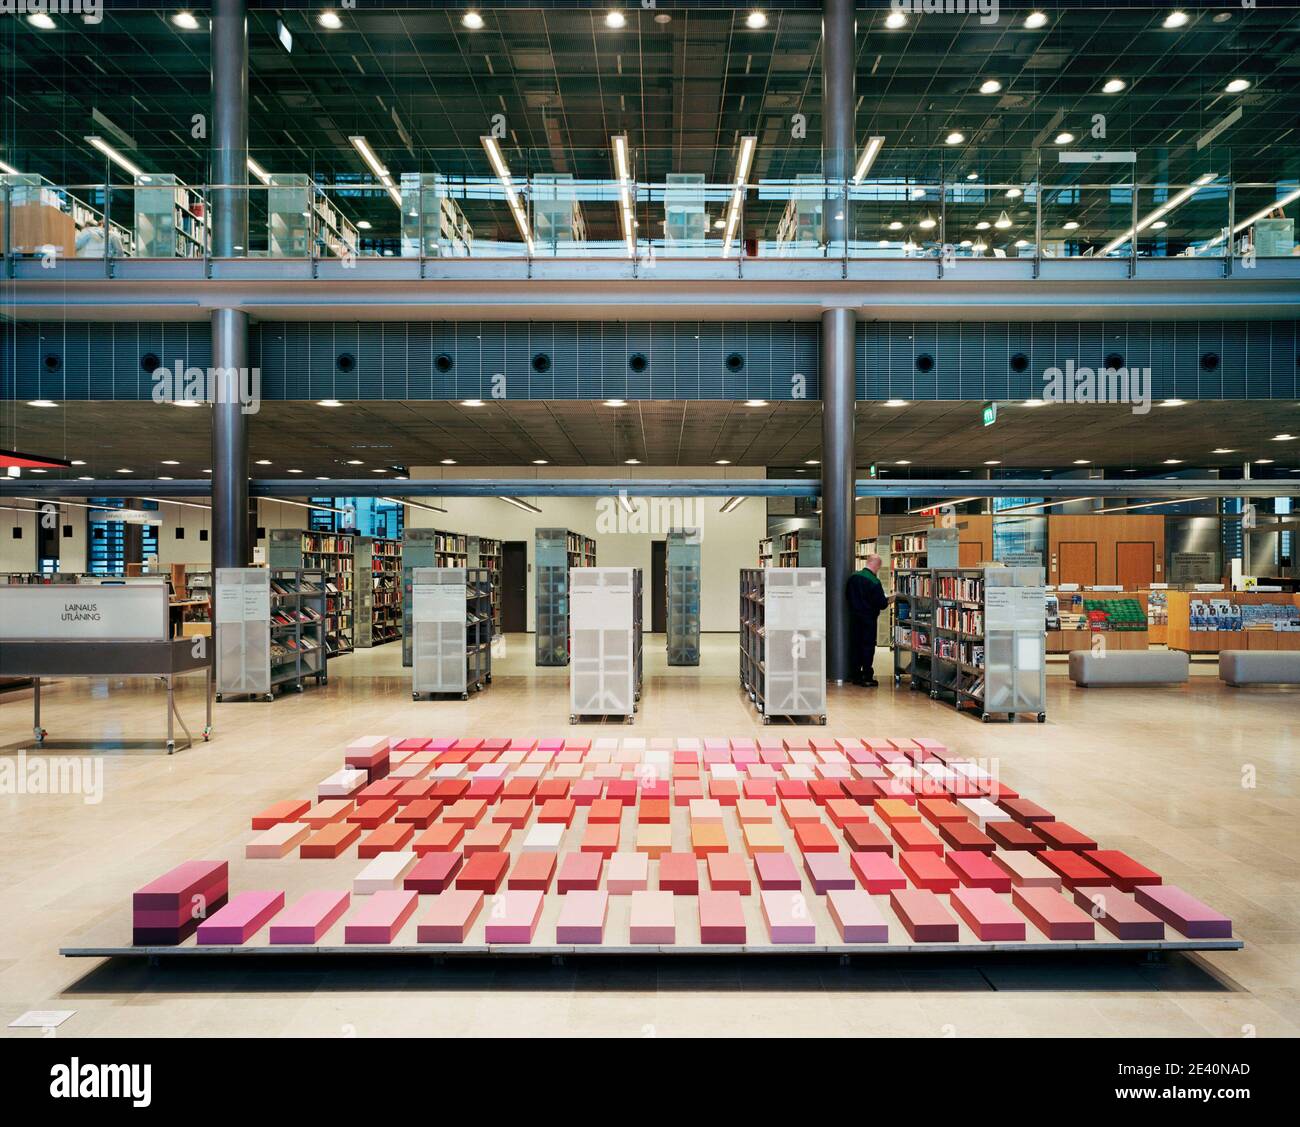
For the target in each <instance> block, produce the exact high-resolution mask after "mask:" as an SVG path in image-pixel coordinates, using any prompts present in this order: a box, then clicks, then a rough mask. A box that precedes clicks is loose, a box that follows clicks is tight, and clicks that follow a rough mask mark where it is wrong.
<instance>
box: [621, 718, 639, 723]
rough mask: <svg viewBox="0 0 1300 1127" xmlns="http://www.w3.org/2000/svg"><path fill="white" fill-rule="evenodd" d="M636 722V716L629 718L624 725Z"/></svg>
mask: <svg viewBox="0 0 1300 1127" xmlns="http://www.w3.org/2000/svg"><path fill="white" fill-rule="evenodd" d="M635 722H636V717H635V716H629V717H628V718H627V719H626V720H624V721H623V723H625V724H632V723H635Z"/></svg>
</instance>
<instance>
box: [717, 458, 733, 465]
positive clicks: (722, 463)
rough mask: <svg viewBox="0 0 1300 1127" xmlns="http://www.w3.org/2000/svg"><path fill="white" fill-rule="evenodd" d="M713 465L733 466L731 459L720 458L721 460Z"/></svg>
mask: <svg viewBox="0 0 1300 1127" xmlns="http://www.w3.org/2000/svg"><path fill="white" fill-rule="evenodd" d="M713 464H714V465H715V466H729V465H731V459H730V458H719V459H718V460H717V461H716V462H714V463H713Z"/></svg>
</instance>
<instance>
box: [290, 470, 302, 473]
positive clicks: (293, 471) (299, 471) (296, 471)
mask: <svg viewBox="0 0 1300 1127" xmlns="http://www.w3.org/2000/svg"><path fill="white" fill-rule="evenodd" d="M289 472H290V473H302V470H290V471H289Z"/></svg>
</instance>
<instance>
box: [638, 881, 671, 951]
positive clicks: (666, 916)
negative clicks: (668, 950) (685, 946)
mask: <svg viewBox="0 0 1300 1127" xmlns="http://www.w3.org/2000/svg"><path fill="white" fill-rule="evenodd" d="M627 930H628V940H629V942H631V943H637V944H641V943H654V944H661V945H664V946H667V945H669V944H672V943H675V942H676V941H677V907H676V901H675V900H674V899H673V894H672V893H671V892H649V891H647V892H634V893H632V907H631V911H630V914H629V916H628V929H627Z"/></svg>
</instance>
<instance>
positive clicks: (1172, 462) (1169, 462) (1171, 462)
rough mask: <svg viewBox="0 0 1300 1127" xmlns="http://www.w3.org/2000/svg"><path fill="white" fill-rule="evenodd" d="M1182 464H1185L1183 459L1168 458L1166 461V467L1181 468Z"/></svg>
mask: <svg viewBox="0 0 1300 1127" xmlns="http://www.w3.org/2000/svg"><path fill="white" fill-rule="evenodd" d="M1182 464H1183V460H1182V458H1166V459H1165V465H1166V466H1181V465H1182Z"/></svg>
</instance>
